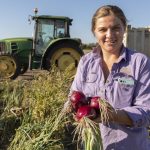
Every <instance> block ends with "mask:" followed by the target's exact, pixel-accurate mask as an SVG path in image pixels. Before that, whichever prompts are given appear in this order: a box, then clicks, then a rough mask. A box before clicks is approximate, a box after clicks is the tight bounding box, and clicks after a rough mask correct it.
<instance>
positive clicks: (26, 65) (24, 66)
mask: <svg viewBox="0 0 150 150" xmlns="http://www.w3.org/2000/svg"><path fill="white" fill-rule="evenodd" d="M27 70H28V64H23V65H22V66H21V69H20V74H24V73H25V72H26V71H27Z"/></svg>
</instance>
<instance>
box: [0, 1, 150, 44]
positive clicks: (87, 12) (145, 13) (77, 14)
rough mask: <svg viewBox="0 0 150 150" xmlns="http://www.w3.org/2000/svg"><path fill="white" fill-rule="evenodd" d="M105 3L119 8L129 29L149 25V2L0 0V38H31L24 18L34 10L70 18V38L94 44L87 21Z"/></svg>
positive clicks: (28, 25) (27, 23)
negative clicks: (125, 18)
mask: <svg viewBox="0 0 150 150" xmlns="http://www.w3.org/2000/svg"><path fill="white" fill-rule="evenodd" d="M107 4H111V5H117V6H119V7H120V8H121V9H122V10H123V11H124V13H125V15H126V17H127V19H128V24H130V25H131V26H132V27H148V26H150V0H139V1H138V0H1V3H0V39H3V38H10V37H32V35H33V26H34V22H32V23H31V24H29V22H28V16H29V15H34V12H33V10H34V8H38V10H39V13H38V15H58V16H67V17H70V18H72V19H73V22H72V26H71V37H73V38H80V39H81V40H82V42H83V43H94V42H95V41H96V40H95V37H94V36H93V34H92V32H91V19H92V16H93V14H94V13H95V11H96V10H97V9H98V8H99V7H100V6H102V5H107Z"/></svg>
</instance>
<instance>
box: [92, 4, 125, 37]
mask: <svg viewBox="0 0 150 150" xmlns="http://www.w3.org/2000/svg"><path fill="white" fill-rule="evenodd" d="M109 15H115V16H116V17H118V18H119V19H120V20H121V21H122V24H123V25H124V28H126V26H127V19H126V16H125V14H124V12H123V11H122V10H121V9H120V8H119V7H118V6H113V5H105V6H102V7H100V8H98V9H97V10H96V12H95V14H94V15H93V18H92V27H91V30H92V32H93V34H94V30H95V24H96V21H97V19H98V18H101V17H105V16H109Z"/></svg>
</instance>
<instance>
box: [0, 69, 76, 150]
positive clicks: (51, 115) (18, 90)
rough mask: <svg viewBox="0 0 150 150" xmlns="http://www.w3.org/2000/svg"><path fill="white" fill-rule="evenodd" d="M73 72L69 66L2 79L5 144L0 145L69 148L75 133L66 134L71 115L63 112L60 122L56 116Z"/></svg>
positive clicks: (16, 149)
mask: <svg viewBox="0 0 150 150" xmlns="http://www.w3.org/2000/svg"><path fill="white" fill-rule="evenodd" d="M73 74H74V73H71V69H70V68H68V69H67V70H66V71H65V72H60V71H58V70H57V69H56V68H53V69H52V70H51V71H50V72H48V71H43V72H42V73H40V74H38V75H36V76H35V78H34V80H32V81H25V80H24V81H23V80H21V81H19V80H15V81H3V82H0V115H1V116H0V133H2V134H1V139H0V145H3V146H4V145H6V146H5V147H1V146H0V148H3V149H6V148H7V149H8V150H59V149H60V150H63V149H65V150H67V147H68V145H69V144H71V142H72V135H71V134H70V135H69V136H70V138H69V139H68V138H67V136H68V134H69V132H70V131H69V129H68V128H67V126H66V125H67V124H69V122H71V118H69V117H66V116H64V117H63V116H61V123H58V122H56V120H57V118H58V115H59V113H60V110H62V108H63V105H64V103H65V102H66V100H67V96H68V93H69V88H70V84H71V82H72V79H73ZM56 123H58V124H56ZM8 131H9V136H8ZM66 135H67V136H66ZM72 149H73V148H72Z"/></svg>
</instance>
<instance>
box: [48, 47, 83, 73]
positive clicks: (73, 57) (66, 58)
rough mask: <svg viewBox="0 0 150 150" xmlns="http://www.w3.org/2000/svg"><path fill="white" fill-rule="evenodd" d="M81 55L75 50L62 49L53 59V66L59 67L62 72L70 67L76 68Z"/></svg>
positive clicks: (57, 51)
mask: <svg viewBox="0 0 150 150" xmlns="http://www.w3.org/2000/svg"><path fill="white" fill-rule="evenodd" d="M80 58H81V55H80V54H79V52H77V51H76V50H75V49H73V48H60V49H57V50H56V52H55V53H54V54H53V55H52V57H51V60H50V61H51V64H55V65H57V66H58V68H59V69H60V70H62V71H63V70H65V69H66V68H67V67H68V66H69V65H71V64H74V68H75V67H76V65H77V63H78V61H79V60H80Z"/></svg>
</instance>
